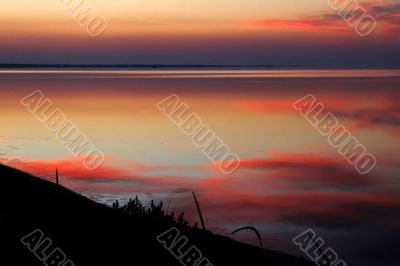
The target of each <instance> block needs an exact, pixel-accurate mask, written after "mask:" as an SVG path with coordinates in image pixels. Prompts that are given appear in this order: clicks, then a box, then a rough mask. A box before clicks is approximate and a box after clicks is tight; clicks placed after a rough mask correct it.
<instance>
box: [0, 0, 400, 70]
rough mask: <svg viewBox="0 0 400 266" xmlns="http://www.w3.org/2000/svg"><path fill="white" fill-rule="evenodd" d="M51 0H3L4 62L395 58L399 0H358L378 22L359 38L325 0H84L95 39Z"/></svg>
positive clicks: (370, 61)
mask: <svg viewBox="0 0 400 266" xmlns="http://www.w3.org/2000/svg"><path fill="white" fill-rule="evenodd" d="M62 2H67V1H53V0H41V1H33V0H17V1H2V2H1V3H0V10H1V11H0V15H1V16H0V22H1V24H2V27H1V29H0V62H2V63H125V64H129V63H131V64H141V63H142V64H161V63H164V64H274V65H300V66H358V67H390V66H399V61H400V60H399V58H400V48H399V47H400V37H399V32H400V17H399V14H400V4H399V3H398V1H396V0H372V1H359V2H360V4H361V5H362V6H363V7H364V8H365V9H366V10H367V12H368V14H370V15H371V16H373V17H374V18H375V19H376V20H377V23H378V26H377V29H376V31H374V33H373V34H372V35H370V36H368V37H364V38H363V37H360V36H358V35H357V34H356V32H355V31H354V30H353V29H352V28H351V27H350V26H349V25H348V24H347V22H345V21H344V20H343V19H342V18H340V17H339V16H338V15H337V14H336V11H335V10H333V9H332V8H331V7H330V6H329V4H328V2H327V1H325V0H322V1H321V0H307V1H297V0H269V1H261V0H246V1H245V0H238V1H228V0H219V1H212V0H204V1H178V0H157V1H139V0H132V1H131V0H115V1H108V0H90V1H87V3H89V4H90V6H92V7H93V8H95V9H96V10H98V13H99V15H101V16H102V17H104V18H105V19H106V20H107V21H108V27H107V29H106V30H105V32H104V33H103V34H102V35H101V36H98V37H91V36H90V35H88V34H87V32H86V30H85V29H83V28H82V27H80V25H79V24H78V23H77V22H76V21H75V20H74V18H73V17H72V16H71V15H70V14H69V12H68V11H67V10H66V9H65V8H64V7H63V5H62V4H61V3H62Z"/></svg>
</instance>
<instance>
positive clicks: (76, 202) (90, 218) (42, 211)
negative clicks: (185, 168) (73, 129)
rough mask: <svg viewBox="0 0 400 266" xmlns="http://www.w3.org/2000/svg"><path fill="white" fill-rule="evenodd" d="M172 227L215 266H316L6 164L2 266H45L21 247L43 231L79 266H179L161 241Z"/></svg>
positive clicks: (0, 209)
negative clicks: (92, 196)
mask: <svg viewBox="0 0 400 266" xmlns="http://www.w3.org/2000/svg"><path fill="white" fill-rule="evenodd" d="M173 226H175V227H177V228H178V229H179V230H180V231H181V233H182V234H184V235H185V236H187V237H188V238H189V242H190V243H191V244H194V245H196V246H197V247H198V248H199V249H200V250H201V252H202V253H203V255H204V256H205V257H207V258H208V259H209V260H210V261H211V262H212V263H213V264H214V265H215V266H222V265H246V266H247V265H249V266H250V265H277V266H279V265H282V266H283V265H285V266H296V265H299V266H303V265H304V266H308V265H310V266H311V265H313V264H312V263H311V262H309V261H306V260H304V259H300V258H296V257H293V256H290V255H286V254H282V253H279V252H274V251H270V250H261V249H260V248H258V247H255V246H252V245H247V244H243V243H240V242H237V241H235V240H232V239H230V238H228V237H223V236H219V235H214V234H212V233H211V232H209V231H205V230H200V229H198V228H197V227H190V226H188V225H187V223H186V222H185V221H184V219H183V218H182V217H180V219H175V218H173V217H172V216H171V215H166V214H165V213H164V211H163V209H162V205H154V204H152V206H150V207H149V208H144V207H143V206H142V205H141V203H140V202H139V201H138V200H133V201H131V203H130V204H128V206H124V207H119V208H117V206H114V208H111V207H108V206H106V205H103V204H99V203H96V202H93V201H91V200H89V199H87V198H85V197H83V196H81V195H79V194H77V193H74V192H72V191H70V190H68V189H66V188H64V187H62V186H58V185H56V184H53V183H51V182H48V181H45V180H43V179H40V178H37V177H34V176H32V175H29V174H27V173H23V172H21V171H18V170H16V169H13V168H9V167H7V166H4V165H0V250H1V252H0V259H1V261H2V263H1V265H3V263H4V265H8V266H12V265H29V266H35V265H44V264H43V263H42V262H41V261H40V260H39V259H38V258H37V257H35V255H34V254H33V253H31V252H30V251H29V250H28V249H27V247H25V246H24V245H22V243H21V241H20V240H21V238H22V237H23V236H26V235H27V234H29V233H30V232H32V231H34V230H35V229H40V230H41V231H42V232H43V233H44V235H45V236H47V237H49V238H50V239H51V240H52V242H53V243H52V245H53V246H56V247H59V248H60V249H61V250H62V251H64V253H65V254H66V256H67V258H68V259H70V260H72V261H73V262H74V264H75V265H78V266H83V265H113V266H119V265H161V264H162V265H177V266H178V265H182V264H181V263H180V262H179V261H178V260H177V259H176V258H175V257H173V256H172V254H170V253H169V251H167V250H166V249H164V247H163V246H162V245H161V244H160V243H159V242H157V239H156V238H157V236H158V235H159V234H161V233H163V232H165V231H166V230H168V229H170V228H171V227H173ZM49 250H51V249H49ZM44 253H46V251H44ZM205 266H206V265H205Z"/></svg>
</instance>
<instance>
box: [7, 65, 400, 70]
mask: <svg viewBox="0 0 400 266" xmlns="http://www.w3.org/2000/svg"><path fill="white" fill-rule="evenodd" d="M2 69H264V70H271V69H300V70H307V69H309V70H315V69H328V70H329V69H332V70H333V69H344V70H345V69H400V66H398V67H395V66H393V67H387V66H362V67H360V66H301V65H201V64H186V65H185V64H182V65H179V64H10V63H0V70H2Z"/></svg>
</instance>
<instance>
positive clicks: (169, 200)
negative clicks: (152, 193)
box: [166, 197, 171, 214]
mask: <svg viewBox="0 0 400 266" xmlns="http://www.w3.org/2000/svg"><path fill="white" fill-rule="evenodd" d="M170 203H171V197H169V199H168V207H167V212H166V214H168V211H169V204H170Z"/></svg>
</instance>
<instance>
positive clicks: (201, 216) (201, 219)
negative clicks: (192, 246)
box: [192, 192, 206, 230]
mask: <svg viewBox="0 0 400 266" xmlns="http://www.w3.org/2000/svg"><path fill="white" fill-rule="evenodd" d="M192 193H193V198H194V201H195V202H196V206H197V211H198V212H199V216H200V221H201V226H202V227H203V230H206V226H205V225H204V220H203V215H202V214H201V210H200V205H199V202H198V201H197V198H196V194H195V193H194V192H192Z"/></svg>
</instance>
